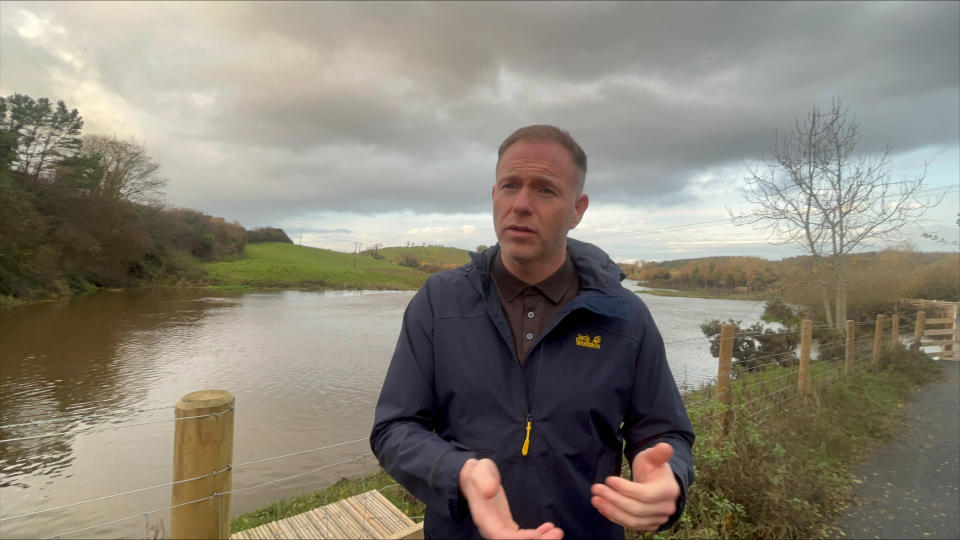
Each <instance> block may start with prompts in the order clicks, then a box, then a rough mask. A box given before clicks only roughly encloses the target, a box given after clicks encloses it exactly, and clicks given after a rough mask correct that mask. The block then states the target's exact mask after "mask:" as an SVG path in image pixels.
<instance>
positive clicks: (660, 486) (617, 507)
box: [590, 443, 680, 531]
mask: <svg viewBox="0 0 960 540" xmlns="http://www.w3.org/2000/svg"><path fill="white" fill-rule="evenodd" d="M671 456H673V447H672V446H670V445H669V444H667V443H658V444H657V445H656V446H653V447H651V448H647V449H646V450H644V451H643V452H640V453H639V454H637V455H636V457H634V458H633V481H632V482H631V481H630V480H627V479H626V478H621V477H619V476H608V477H607V478H606V480H605V481H604V483H603V484H594V485H593V486H591V488H590V492H591V493H593V497H592V498H591V499H590V503H591V504H593V506H594V508H596V509H597V510H598V511H599V512H600V513H601V514H603V515H604V516H605V517H606V518H607V519H609V520H610V521H612V522H614V523H617V524H620V525H622V526H623V527H626V528H629V529H641V530H644V531H656V530H657V529H659V528H660V526H661V525H663V524H664V523H666V522H667V520H668V519H670V516H672V515H673V514H674V512H676V510H677V498H678V497H679V496H680V485H679V484H678V483H677V479H676V477H675V476H674V475H673V469H671V468H670V463H669V462H670V457H671Z"/></svg>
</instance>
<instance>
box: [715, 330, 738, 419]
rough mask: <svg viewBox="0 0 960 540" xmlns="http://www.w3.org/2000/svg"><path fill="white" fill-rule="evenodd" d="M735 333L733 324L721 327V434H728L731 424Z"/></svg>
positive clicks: (718, 370)
mask: <svg viewBox="0 0 960 540" xmlns="http://www.w3.org/2000/svg"><path fill="white" fill-rule="evenodd" d="M733 333H734V328H733V325H731V324H724V325H723V326H721V327H720V363H719V365H718V366H717V399H719V400H720V403H722V404H723V406H724V409H723V413H722V414H721V416H720V434H721V436H722V435H726V434H727V429H728V428H729V426H730V402H731V399H730V397H731V396H730V394H731V392H730V363H731V360H732V358H733Z"/></svg>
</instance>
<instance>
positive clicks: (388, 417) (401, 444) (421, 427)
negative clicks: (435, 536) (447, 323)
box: [370, 281, 476, 521]
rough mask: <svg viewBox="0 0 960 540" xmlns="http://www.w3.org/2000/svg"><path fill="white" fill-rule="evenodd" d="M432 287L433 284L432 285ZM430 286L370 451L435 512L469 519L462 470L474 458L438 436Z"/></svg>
mask: <svg viewBox="0 0 960 540" xmlns="http://www.w3.org/2000/svg"><path fill="white" fill-rule="evenodd" d="M428 283H429V281H428ZM427 288H428V286H427V285H424V286H423V287H422V288H421V289H420V291H418V292H417V294H416V295H414V297H413V299H412V300H411V301H410V304H409V305H408V306H407V309H406V311H405V312H404V315H403V327H402V328H401V330H400V337H399V339H398V340H397V347H396V350H395V351H394V353H393V359H392V360H391V361H390V367H389V368H388V370H387V376H386V379H385V380H384V383H383V389H382V390H381V391H380V399H379V400H378V401H377V409H376V413H375V417H374V423H373V430H372V432H371V434H370V447H371V449H372V450H373V453H374V455H376V456H377V459H379V460H380V465H381V466H382V467H383V468H384V469H385V470H386V471H387V473H388V474H390V476H391V477H393V479H394V480H396V481H397V482H398V483H399V484H400V485H402V486H403V487H405V488H407V489H408V490H409V491H410V492H411V493H412V494H413V495H414V496H416V497H417V498H418V499H420V500H421V501H423V502H424V503H425V504H426V505H427V507H429V508H430V509H431V511H432V512H437V511H441V512H442V511H443V510H442V509H446V512H447V513H448V515H449V517H450V519H452V520H454V521H460V520H462V519H464V518H465V517H467V516H469V509H468V507H467V505H466V501H465V500H461V497H460V493H459V474H460V469H461V468H462V467H463V464H464V463H465V462H466V461H467V460H468V459H469V458H471V457H476V456H475V454H474V453H473V452H471V451H469V450H468V449H467V448H464V447H463V446H461V445H459V444H456V443H451V442H449V441H446V440H444V439H443V438H441V437H440V436H439V435H438V434H437V433H436V431H435V430H436V427H437V425H436V424H437V422H439V421H441V419H442V417H443V414H442V411H440V410H439V409H438V407H437V402H436V393H435V391H434V349H433V329H434V318H433V309H432V307H431V305H430V301H429V295H428V293H427Z"/></svg>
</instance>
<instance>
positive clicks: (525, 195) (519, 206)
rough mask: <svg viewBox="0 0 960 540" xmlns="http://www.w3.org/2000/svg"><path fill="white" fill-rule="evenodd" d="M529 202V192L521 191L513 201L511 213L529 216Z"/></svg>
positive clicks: (530, 208)
mask: <svg viewBox="0 0 960 540" xmlns="http://www.w3.org/2000/svg"><path fill="white" fill-rule="evenodd" d="M531 202H532V201H531V197H530V191H529V190H527V189H521V190H520V192H519V193H517V196H516V197H514V199H513V211H514V212H516V213H518V214H529V213H531V212H532V211H533V208H532V207H531V205H530V203H531Z"/></svg>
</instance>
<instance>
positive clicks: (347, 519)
mask: <svg viewBox="0 0 960 540" xmlns="http://www.w3.org/2000/svg"><path fill="white" fill-rule="evenodd" d="M230 538H231V539H241V540H269V539H274V538H423V529H422V526H421V525H420V524H417V523H414V522H413V520H412V519H410V518H409V517H407V516H406V515H405V514H404V513H403V512H401V511H400V510H399V509H398V508H397V507H396V506H394V505H393V504H391V503H390V501H388V500H387V498H386V497H384V496H383V494H382V493H380V492H379V491H377V490H372V491H367V492H366V493H361V494H359V495H354V496H353V497H349V498H347V499H343V500H340V501H337V502H335V503H333V504H328V505H326V506H321V507H320V508H314V509H313V510H309V511H307V512H304V513H302V514H297V515H295V516H291V517H288V518H284V519H281V520H280V521H274V522H271V523H265V524H263V525H260V526H257V527H253V528H251V529H247V530H244V531H240V532H238V533H234V534H232V535H230Z"/></svg>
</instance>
